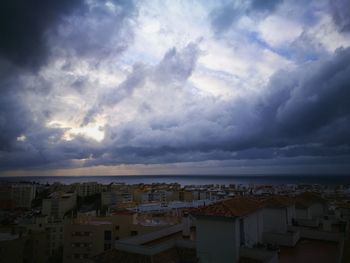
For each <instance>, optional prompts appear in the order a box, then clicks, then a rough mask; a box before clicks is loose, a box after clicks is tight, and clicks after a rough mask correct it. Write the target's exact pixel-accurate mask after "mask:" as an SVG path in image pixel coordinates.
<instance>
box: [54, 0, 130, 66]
mask: <svg viewBox="0 0 350 263" xmlns="http://www.w3.org/2000/svg"><path fill="white" fill-rule="evenodd" d="M136 15H137V8H136V6H135V4H134V1H125V0H115V1H95V2H91V3H90V4H89V6H88V10H87V11H86V12H85V13H82V12H80V13H78V14H75V15H74V16H70V17H67V18H66V19H64V20H63V21H62V23H60V25H59V26H58V28H57V30H56V31H55V32H52V34H51V35H50V37H49V38H48V39H49V44H50V45H51V46H52V47H55V48H56V49H57V50H59V52H61V53H64V54H66V55H67V56H76V55H78V56H80V57H88V58H91V64H92V65H93V64H98V63H99V62H100V61H101V60H103V59H104V58H106V57H108V56H111V55H115V54H116V53H121V52H122V51H124V50H126V49H127V47H128V45H129V44H130V42H131V41H132V39H133V33H132V30H130V25H129V22H130V19H131V18H133V17H135V16H136Z"/></svg>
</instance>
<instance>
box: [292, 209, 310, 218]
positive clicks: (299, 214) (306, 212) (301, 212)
mask: <svg viewBox="0 0 350 263" xmlns="http://www.w3.org/2000/svg"><path fill="white" fill-rule="evenodd" d="M295 218H300V219H311V213H310V209H309V208H295Z"/></svg>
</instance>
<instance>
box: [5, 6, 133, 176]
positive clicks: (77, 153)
mask: <svg viewBox="0 0 350 263" xmlns="http://www.w3.org/2000/svg"><path fill="white" fill-rule="evenodd" d="M107 4H108V3H107V1H89V2H87V1H83V0H68V1H66V0H54V1H41V0H35V1H22V0H14V1H1V3H0V160H1V162H0V166H1V169H11V168H25V167H33V166H45V165H56V166H59V165H61V166H69V165H71V160H72V159H82V158H88V157H89V156H91V155H98V154H99V152H98V151H97V148H98V147H96V145H95V144H94V143H93V142H91V141H90V140H86V139H84V138H81V137H79V136H78V137H77V138H76V139H74V140H72V141H69V142H65V141H61V139H62V136H63V133H64V131H65V129H62V128H50V127H47V121H48V120H49V119H50V116H51V113H52V111H55V108H54V106H53V105H50V103H49V102H50V101H54V98H51V97H50V95H52V94H51V91H52V85H53V84H55V83H51V82H49V81H46V80H44V79H43V78H42V76H41V73H40V69H41V68H42V67H43V66H45V65H46V63H47V62H48V60H49V59H51V57H52V56H53V53H55V52H56V51H53V49H55V48H56V47H57V46H56V47H55V46H54V45H53V44H55V43H52V40H53V39H56V40H57V36H58V35H59V34H60V33H61V31H60V30H61V29H62V27H65V29H67V28H69V29H70V30H71V32H72V33H73V34H75V35H76V36H79V37H81V39H78V38H74V39H73V38H70V37H71V35H68V36H67V38H65V39H64V38H61V39H62V41H63V42H59V43H56V44H59V45H61V47H60V48H65V49H71V50H74V51H77V50H79V51H80V52H81V55H84V54H85V53H89V54H97V53H98V52H101V45H99V43H98V42H96V41H97V40H99V41H100V43H103V42H104V41H105V40H106V38H103V39H101V36H102V35H103V34H106V35H108V36H110V35H111V34H112V33H114V31H113V32H112V31H107V32H106V31H104V32H100V34H101V35H97V32H98V31H101V28H94V26H96V25H95V24H89V23H88V22H85V21H84V23H81V24H79V21H78V20H80V19H85V18H88V17H89V16H90V15H91V16H93V17H94V19H97V20H98V21H100V22H101V24H102V27H105V26H106V24H108V25H109V26H110V24H111V23H112V21H111V19H112V20H113V19H114V22H115V23H122V22H123V19H127V18H128V16H131V15H133V14H134V10H135V9H134V8H135V6H134V3H133V1H124V0H116V1H110V3H109V4H112V5H110V8H112V9H113V7H115V8H116V10H117V12H116V13H115V14H113V15H112V14H111V13H110V11H108V10H109V9H108V5H107ZM110 17H112V18H111V19H110ZM106 21H107V22H106ZM70 22H71V23H70ZM73 22H74V23H73ZM93 22H95V20H94V21H93ZM76 27H78V28H79V27H80V29H83V30H84V31H85V32H83V31H79V29H77V28H76ZM110 28H111V26H110ZM115 28H116V27H115ZM124 28H125V27H124ZM118 30H119V31H120V30H121V27H119V29H118ZM123 30H124V29H123ZM119 31H118V32H119ZM126 31H127V29H125V30H124V31H123V34H126V35H127V34H128V33H127V32H126ZM68 32H69V31H68ZM77 32H79V34H77ZM84 33H85V34H84ZM122 40H123V41H122ZM79 42H80V43H82V44H81V45H79ZM119 42H120V43H121V44H120V46H122V47H123V48H124V49H125V42H124V39H122V38H121V37H120V41H119ZM107 44H111V43H107ZM118 48H120V47H118ZM77 53H78V52H77ZM94 59H95V58H94ZM97 59H98V58H97ZM67 64H69V62H67V63H66V64H65V66H67ZM68 67H69V66H68ZM78 79H79V81H78V82H76V83H74V85H72V88H74V89H77V90H78V91H80V92H81V91H82V90H83V87H82V85H84V84H83V83H82V82H84V81H86V80H85V79H84V78H78ZM63 88H64V87H61V89H62V92H64V90H63ZM43 100H47V102H48V104H47V105H46V108H45V109H42V110H40V108H38V107H37V105H36V104H37V103H38V102H39V101H43Z"/></svg>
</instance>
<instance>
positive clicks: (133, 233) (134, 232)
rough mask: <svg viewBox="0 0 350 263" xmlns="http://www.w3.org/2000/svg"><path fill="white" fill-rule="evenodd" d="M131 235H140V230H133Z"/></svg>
mask: <svg viewBox="0 0 350 263" xmlns="http://www.w3.org/2000/svg"><path fill="white" fill-rule="evenodd" d="M130 235H131V236H137V235H138V232H137V231H135V230H133V231H131V232H130Z"/></svg>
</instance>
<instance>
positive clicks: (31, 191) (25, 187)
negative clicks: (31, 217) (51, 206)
mask: <svg viewBox="0 0 350 263" xmlns="http://www.w3.org/2000/svg"><path fill="white" fill-rule="evenodd" d="M34 198H35V185H33V184H12V185H11V199H12V201H13V203H14V206H15V207H21V208H30V207H31V206H32V201H33V199H34Z"/></svg>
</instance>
